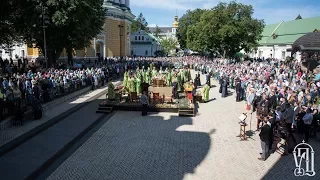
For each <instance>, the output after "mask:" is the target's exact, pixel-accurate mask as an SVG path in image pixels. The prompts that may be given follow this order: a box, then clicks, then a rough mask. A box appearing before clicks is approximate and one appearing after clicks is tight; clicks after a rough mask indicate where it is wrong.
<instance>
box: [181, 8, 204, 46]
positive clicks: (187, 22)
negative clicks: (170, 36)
mask: <svg viewBox="0 0 320 180" xmlns="http://www.w3.org/2000/svg"><path fill="white" fill-rule="evenodd" d="M205 11H206V10H203V9H195V10H193V11H191V10H188V11H187V13H186V14H184V15H183V16H182V17H181V18H180V19H179V27H178V29H177V39H178V41H179V44H180V47H181V48H182V49H185V48H187V32H188V29H190V28H191V26H193V25H195V24H196V23H197V22H199V21H200V17H201V15H202V14H203V13H204V12H205Z"/></svg>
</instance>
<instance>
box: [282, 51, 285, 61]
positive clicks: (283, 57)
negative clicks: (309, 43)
mask: <svg viewBox="0 0 320 180" xmlns="http://www.w3.org/2000/svg"><path fill="white" fill-rule="evenodd" d="M281 58H282V59H285V58H286V52H285V51H282V54H281Z"/></svg>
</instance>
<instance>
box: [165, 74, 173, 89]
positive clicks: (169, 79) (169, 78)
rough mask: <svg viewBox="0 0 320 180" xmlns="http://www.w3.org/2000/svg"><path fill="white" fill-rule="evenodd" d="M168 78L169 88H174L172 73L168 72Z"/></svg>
mask: <svg viewBox="0 0 320 180" xmlns="http://www.w3.org/2000/svg"><path fill="white" fill-rule="evenodd" d="M166 77H167V79H166V80H167V86H170V87H171V86H172V75H171V72H167V74H166Z"/></svg>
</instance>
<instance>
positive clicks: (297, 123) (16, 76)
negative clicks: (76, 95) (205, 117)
mask: <svg viewBox="0 0 320 180" xmlns="http://www.w3.org/2000/svg"><path fill="white" fill-rule="evenodd" d="M151 63H152V64H153V65H154V67H155V68H156V69H162V68H163V67H172V68H173V67H176V68H177V69H179V68H183V67H189V68H192V69H194V70H196V71H199V72H201V73H202V74H205V75H206V84H207V85H208V86H209V87H210V86H211V82H210V79H212V78H213V79H215V80H217V81H218V82H219V83H220V88H219V92H220V93H221V96H222V97H227V96H228V95H229V90H228V88H231V89H234V90H235V93H236V99H235V100H236V102H240V101H244V102H245V108H246V110H247V114H248V115H252V113H253V112H256V113H255V114H256V115H257V124H256V129H257V130H258V131H260V138H261V147H262V154H261V158H260V159H261V160H266V159H267V157H268V156H269V152H270V151H271V150H273V149H275V148H277V147H276V145H277V144H278V142H276V141H274V139H277V138H275V137H279V139H281V140H282V142H281V144H283V150H284V153H283V154H284V155H285V154H287V153H290V152H292V150H293V147H295V145H296V144H298V143H300V142H302V140H304V141H306V142H308V141H309V137H310V132H315V129H316V128H317V126H318V120H319V119H320V118H319V102H320V98H319V97H320V90H319V88H320V82H319V81H315V80H314V79H312V78H310V76H309V74H310V73H307V72H306V71H303V70H302V69H303V68H302V65H301V63H300V62H299V61H295V60H294V61H291V62H282V61H279V60H276V59H268V60H265V61H255V62H251V61H244V62H238V61H232V60H227V59H223V58H216V59H208V58H205V57H193V56H185V57H166V58H147V57H145V58H142V57H141V58H122V59H117V58H112V59H104V60H101V61H95V62H94V64H93V65H90V66H88V67H86V66H85V64H82V67H78V68H76V69H70V68H69V69H48V70H46V71H44V70H42V71H39V70H35V69H31V68H29V69H28V71H27V72H13V71H12V72H10V71H6V70H7V69H8V68H7V67H6V66H4V67H3V68H2V70H4V72H5V73H3V76H2V78H1V79H0V81H1V92H0V103H1V105H0V111H1V112H0V115H1V117H0V118H2V119H3V113H2V111H3V109H4V107H12V106H13V105H15V106H17V105H18V106H20V107H22V105H23V104H24V103H25V104H31V102H32V99H42V100H43V101H45V102H46V101H50V100H51V99H54V97H55V96H59V95H60V94H64V93H65V92H72V91H74V90H75V89H79V88H81V87H85V86H88V85H92V87H93V88H94V87H95V86H99V85H104V83H105V81H106V79H108V78H109V77H110V76H111V75H116V76H121V75H125V77H126V78H127V79H128V77H127V74H125V72H127V71H128V70H130V69H133V70H136V69H139V68H142V67H149V65H150V64H151ZM2 64H3V63H2ZM4 64H5V65H6V64H8V62H4ZM9 64H10V62H9ZM22 66H23V63H22V64H19V65H18V69H19V68H21V67H22ZM189 79H190V78H189ZM199 81H200V75H197V76H196V79H195V82H194V84H195V85H196V86H199V85H201V84H199V83H200V82H199ZM22 99H25V101H22ZM207 99H208V97H207ZM8 109H9V111H10V114H14V112H13V110H14V109H15V108H8ZM275 142H276V143H275ZM281 148H282V147H280V149H281Z"/></svg>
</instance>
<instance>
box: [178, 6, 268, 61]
mask: <svg viewBox="0 0 320 180" xmlns="http://www.w3.org/2000/svg"><path fill="white" fill-rule="evenodd" d="M192 15H193V16H192ZM252 15H253V8H252V6H251V5H244V4H241V3H236V2H234V1H232V2H230V3H229V4H227V3H219V4H218V5H217V6H216V7H214V8H212V9H210V10H202V11H201V10H194V11H187V14H186V15H184V16H183V17H182V18H181V19H180V22H179V28H178V39H179V42H180V46H182V47H184V48H188V49H191V50H193V51H197V52H216V53H218V54H220V55H223V56H228V57H232V56H234V55H235V54H236V53H237V52H239V51H240V50H242V49H243V50H245V51H246V52H250V51H251V50H252V49H254V48H256V47H257V46H258V41H259V40H260V39H261V33H262V31H263V28H264V22H263V20H258V19H254V18H253V17H252ZM199 16H200V18H199ZM181 21H182V22H181ZM180 26H181V27H180Z"/></svg>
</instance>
